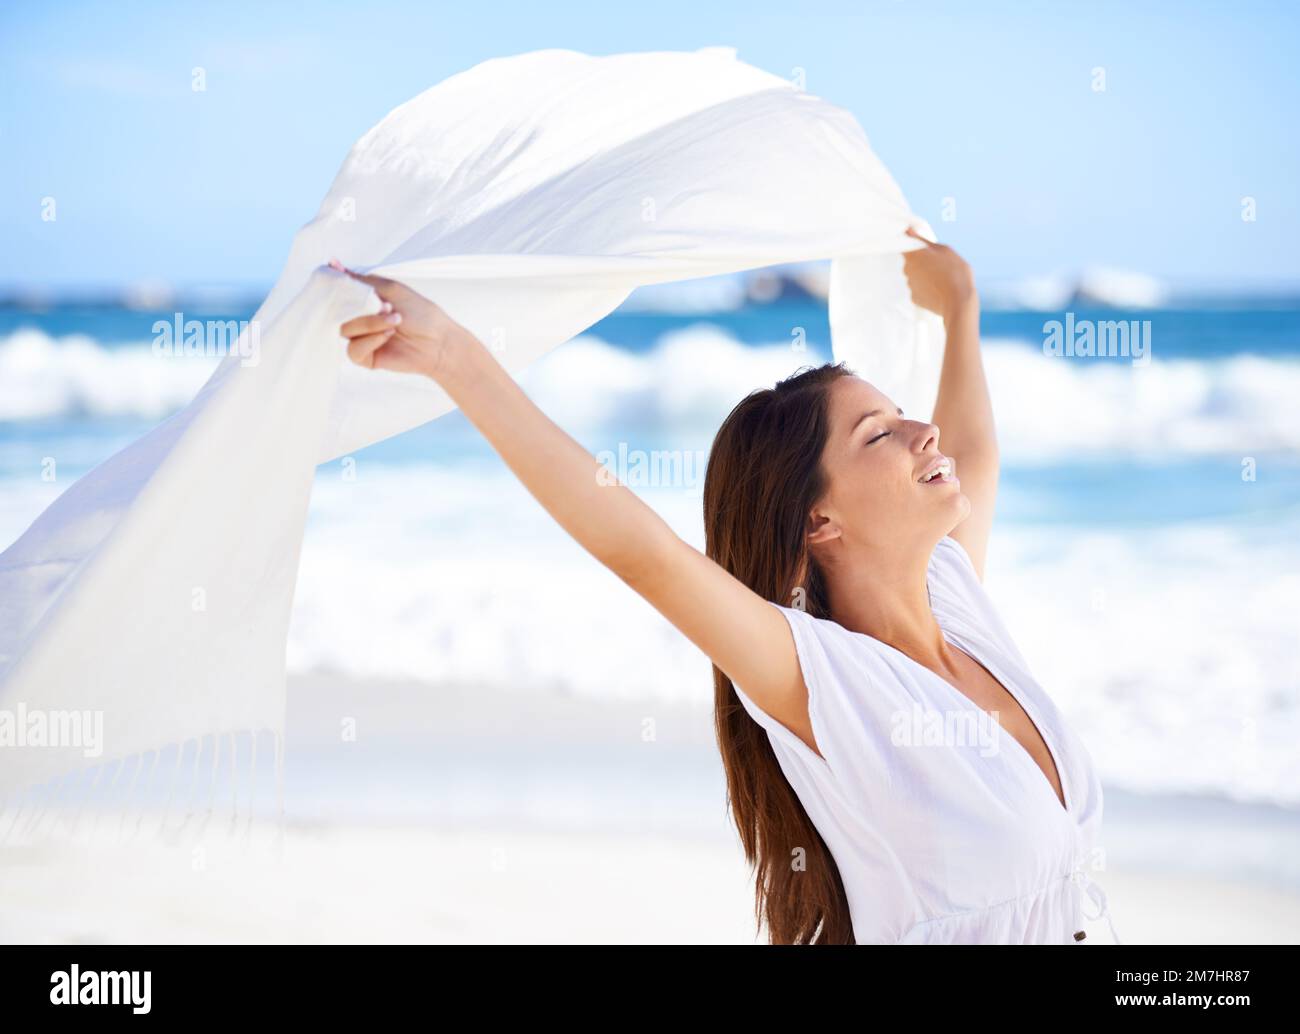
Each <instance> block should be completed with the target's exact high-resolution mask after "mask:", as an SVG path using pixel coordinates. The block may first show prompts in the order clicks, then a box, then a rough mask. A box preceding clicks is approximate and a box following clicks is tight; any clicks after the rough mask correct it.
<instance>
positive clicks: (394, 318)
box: [384, 312, 402, 326]
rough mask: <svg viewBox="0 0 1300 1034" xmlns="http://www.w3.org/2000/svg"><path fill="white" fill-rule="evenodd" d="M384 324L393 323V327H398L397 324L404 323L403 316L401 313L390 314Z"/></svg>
mask: <svg viewBox="0 0 1300 1034" xmlns="http://www.w3.org/2000/svg"><path fill="white" fill-rule="evenodd" d="M384 322H385V323H391V324H392V325H393V326H397V324H399V323H401V322H402V314H401V313H400V312H392V313H389V314H388V318H387V319H386V320H385V321H384Z"/></svg>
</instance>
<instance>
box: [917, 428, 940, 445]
mask: <svg viewBox="0 0 1300 1034" xmlns="http://www.w3.org/2000/svg"><path fill="white" fill-rule="evenodd" d="M917 424H918V430H917V435H916V443H917V447H916V451H917V452H925V451H926V450H928V449H929V448H930V446H931V445H933V446H934V448H935V449H936V450H937V449H938V448H939V425H938V424H923V423H921V422H920V421H917Z"/></svg>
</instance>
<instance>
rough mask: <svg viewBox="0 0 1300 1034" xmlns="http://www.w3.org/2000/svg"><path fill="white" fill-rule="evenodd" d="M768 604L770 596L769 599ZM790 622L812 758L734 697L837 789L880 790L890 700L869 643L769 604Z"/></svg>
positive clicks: (744, 698) (784, 730)
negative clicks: (805, 696) (814, 745)
mask: <svg viewBox="0 0 1300 1034" xmlns="http://www.w3.org/2000/svg"><path fill="white" fill-rule="evenodd" d="M769 602H770V601H769ZM771 605H772V606H773V607H776V608H777V609H778V610H779V611H780V612H781V613H782V615H783V616H784V617H785V619H786V621H787V622H788V623H789V625H790V631H791V633H792V634H793V636H794V644H795V650H796V652H797V654H798V658H799V668H800V671H801V672H802V673H803V680H804V685H805V686H807V688H808V719H809V722H810V724H811V725H812V730H813V738H814V739H815V740H816V741H817V746H818V748H819V750H820V751H821V756H820V757H819V756H818V755H817V753H816V752H815V751H813V750H812V749H811V748H810V747H809V746H808V745H807V744H806V743H804V741H803V740H802V739H800V738H799V737H798V736H797V735H796V734H795V733H794V731H793V730H792V729H790V728H788V727H787V726H785V725H783V724H782V723H781V722H779V721H777V720H776V719H775V718H773V717H772V716H771V715H769V714H768V713H767V712H765V711H764V710H762V708H760V707H759V706H758V705H757V704H756V703H754V701H753V700H752V699H751V698H750V697H749V696H748V695H747V694H745V692H744V691H743V690H742V688H741V687H739V686H737V687H736V692H737V695H738V696H739V697H740V699H741V702H742V703H743V704H744V706H745V709H746V710H747V711H748V712H749V714H750V716H751V717H753V719H754V720H755V721H756V722H758V724H759V725H761V726H763V728H764V729H766V730H767V731H768V733H769V734H770V735H771V736H772V737H773V738H774V739H776V740H778V741H780V742H781V743H782V744H784V745H786V746H787V747H788V748H789V750H790V751H792V752H793V753H794V754H795V755H796V756H798V757H799V758H800V759H801V760H802V761H803V762H804V763H805V764H807V765H809V766H811V767H813V768H815V769H818V770H819V771H820V772H821V773H822V774H824V775H828V776H830V777H831V778H832V779H834V780H835V781H836V782H837V783H839V784H840V786H841V787H842V788H843V787H847V786H857V787H861V786H872V787H879V788H882V789H884V788H887V786H888V783H889V755H890V750H891V748H890V745H889V735H890V733H889V728H890V725H889V723H890V716H889V711H888V707H889V701H890V700H891V699H892V697H891V696H890V694H888V693H886V692H882V690H883V689H884V688H885V687H883V686H881V685H880V682H881V675H880V672H879V670H878V668H877V667H876V666H875V663H874V660H873V658H874V656H875V651H874V650H873V649H871V646H870V644H869V643H866V642H864V641H861V639H865V637H861V638H860V639H859V640H854V637H853V634H852V633H849V632H847V631H846V630H844V629H843V628H841V627H840V626H838V625H836V624H835V623H834V622H832V621H825V620H822V619H819V618H815V617H813V616H812V615H811V614H808V613H807V612H806V611H802V610H796V609H794V608H791V607H783V606H781V605H780V604H777V603H772V604H771Z"/></svg>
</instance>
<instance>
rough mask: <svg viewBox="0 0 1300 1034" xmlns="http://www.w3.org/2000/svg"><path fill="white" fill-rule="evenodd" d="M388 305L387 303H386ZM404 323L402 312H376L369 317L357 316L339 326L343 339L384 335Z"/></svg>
mask: <svg viewBox="0 0 1300 1034" xmlns="http://www.w3.org/2000/svg"><path fill="white" fill-rule="evenodd" d="M385 304H387V303H385ZM401 322H402V314H401V313H400V312H376V313H372V314H371V315H369V316H357V317H356V318H355V319H350V320H348V321H347V322H346V323H343V324H341V325H340V326H339V333H340V334H341V335H342V336H343V337H360V336H361V335H363V334H382V333H383V332H384V331H390V330H392V329H393V328H394V327H395V326H397V325H398V324H399V323H401Z"/></svg>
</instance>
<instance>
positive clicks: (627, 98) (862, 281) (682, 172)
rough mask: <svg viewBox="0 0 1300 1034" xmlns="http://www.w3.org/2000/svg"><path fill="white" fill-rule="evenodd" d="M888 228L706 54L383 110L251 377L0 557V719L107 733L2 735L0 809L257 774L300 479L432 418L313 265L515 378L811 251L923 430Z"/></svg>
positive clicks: (434, 95)
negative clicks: (224, 748)
mask: <svg viewBox="0 0 1300 1034" xmlns="http://www.w3.org/2000/svg"><path fill="white" fill-rule="evenodd" d="M908 226H919V227H920V228H922V229H923V230H925V228H924V225H923V223H922V222H921V221H920V220H918V219H916V218H915V217H914V216H913V214H912V213H911V212H910V210H909V209H908V206H907V204H906V202H905V201H904V199H903V195H902V193H901V191H900V190H899V189H898V186H897V185H896V184H895V183H894V181H893V180H892V178H891V177H890V175H889V173H888V172H887V171H886V169H885V168H884V166H883V165H882V164H881V163H880V161H879V160H878V159H877V158H876V156H875V155H874V154H873V153H872V151H871V148H870V146H869V144H868V142H867V138H866V136H865V135H864V134H863V131H862V129H861V127H860V126H859V125H858V124H857V122H856V121H855V120H854V119H853V117H852V116H851V115H850V114H849V113H848V112H847V111H844V110H843V109H841V108H838V107H836V106H834V105H833V104H830V103H828V102H827V101H825V100H822V99H820V98H818V97H815V96H813V95H811V94H808V93H806V92H803V91H802V90H800V89H797V88H796V87H795V86H794V85H792V84H791V83H790V82H788V81H786V80H784V79H781V78H779V77H777V76H774V75H771V74H769V73H767V72H764V71H761V70H760V69H758V68H754V67H752V66H750V65H748V64H745V63H743V62H741V61H739V60H737V58H736V55H735V52H734V51H733V50H731V49H729V48H705V49H703V50H700V51H695V52H656V53H632V54H619V55H614V56H609V57H592V56H589V55H586V54H581V53H577V52H574V51H569V50H542V51H536V52H531V53H525V54H519V55H516V56H513V57H505V58H499V59H495V60H490V61H485V62H483V63H482V64H479V65H476V66H474V67H473V68H470V69H469V70H467V71H465V72H462V73H460V74H457V75H454V76H452V77H451V78H449V79H447V80H445V81H443V82H442V83H440V84H438V85H437V86H434V87H433V88H432V89H430V90H428V91H426V92H424V93H422V94H420V95H419V96H417V97H415V98H414V99H413V100H411V101H408V102H407V103H405V104H403V105H401V106H400V107H398V108H396V109H394V110H393V111H392V112H390V113H389V114H388V115H387V117H385V118H384V119H383V120H382V121H381V122H379V123H378V124H377V125H376V126H375V127H374V128H373V129H371V130H370V131H369V132H367V133H366V134H365V135H364V136H363V137H362V138H361V139H360V140H359V141H357V143H356V145H355V146H354V147H353V148H352V151H351V152H350V154H349V155H348V157H347V159H346V160H345V162H344V164H343V167H342V169H341V170H340V171H339V173H338V176H337V178H336V179H335V181H334V183H333V185H332V187H331V188H330V190H329V193H328V194H327V196H326V198H325V200H324V202H323V203H322V205H321V208H320V210H319V212H318V214H317V216H316V217H315V219H313V220H312V221H311V222H310V223H309V224H308V225H307V226H305V227H303V228H302V229H301V230H300V231H299V232H298V234H297V236H296V237H295V239H294V241H293V246H292V249H291V251H290V254H289V258H288V261H287V263H286V265H285V268H284V271H283V272H282V274H281V276H280V277H279V279H278V281H277V282H276V284H275V286H274V287H273V289H272V290H271V292H270V294H269V296H268V297H267V298H266V300H265V302H264V303H263V304H262V306H261V307H260V308H259V309H258V311H257V312H256V313H255V314H254V317H253V325H254V326H255V327H256V328H258V332H259V342H258V349H257V354H258V357H257V361H256V362H254V363H250V362H248V361H247V356H248V354H249V349H247V348H246V347H243V346H241V347H240V348H238V349H235V350H233V351H232V353H231V354H230V355H229V356H228V357H227V358H226V359H224V360H223V362H222V363H221V365H220V366H219V367H218V369H217V370H216V371H215V372H214V374H213V375H212V378H211V379H210V381H209V382H208V383H207V384H206V385H205V386H204V387H203V389H202V390H201V391H200V392H199V394H198V396H197V397H196V398H195V399H194V400H193V402H192V403H191V404H190V405H189V406H188V407H186V408H185V409H184V410H183V411H181V412H179V413H177V414H175V415H174V416H172V417H170V418H169V419H167V420H165V421H164V422H163V423H162V424H160V425H159V426H158V427H157V428H156V429H155V430H153V431H152V432H150V433H149V434H148V435H146V436H145V437H143V438H141V439H140V440H139V441H137V442H135V443H133V444H132V445H130V446H129V447H127V448H126V449H124V450H123V451H121V452H119V453H118V454H116V455H114V456H112V457H111V458H110V459H108V460H107V461H105V462H104V463H103V464H101V465H100V466H99V467H98V468H96V469H95V470H93V471H92V472H90V473H89V474H87V475H85V476H84V477H83V478H81V479H80V480H79V481H77V482H76V483H75V484H73V485H72V486H71V487H69V488H68V489H67V490H66V491H65V492H64V493H63V494H62V495H61V496H60V497H59V498H58V500H57V501H56V502H55V503H54V504H53V505H52V506H50V507H49V509H47V510H46V511H45V512H44V513H42V514H41V515H40V516H39V517H38V518H37V519H36V521H35V522H34V523H33V524H32V526H31V527H30V528H29V529H28V530H27V531H26V532H25V533H24V534H23V535H22V536H21V537H20V538H19V539H18V540H17V541H16V542H15V543H14V544H13V545H12V546H11V547H10V548H9V549H7V550H6V551H5V552H4V553H3V555H0V712H5V713H8V714H9V715H11V716H17V715H18V713H19V710H20V709H23V711H24V713H25V714H26V715H27V716H30V715H33V714H36V715H45V716H46V717H47V718H49V717H51V716H55V715H57V714H68V713H72V712H74V711H75V712H78V713H86V714H89V713H91V712H92V711H93V712H95V713H97V714H99V715H101V716H102V720H103V734H102V751H101V753H99V754H98V755H97V756H96V757H94V758H87V757H86V756H85V752H84V751H83V750H82V749H81V748H80V747H79V746H76V745H73V746H66V745H64V746H59V745H54V744H48V743H47V744H46V745H44V746H39V747H37V746H32V745H27V746H22V745H17V742H16V740H12V741H11V742H9V743H8V744H7V745H0V792H8V791H12V790H17V789H21V788H23V787H26V786H29V785H31V784H33V783H35V782H37V781H40V780H44V779H49V778H52V777H54V776H56V775H59V774H60V773H63V772H66V771H69V770H71V769H84V768H85V767H87V766H89V765H102V764H104V763H106V762H109V761H112V760H116V759H125V758H127V757H128V756H132V757H135V758H137V761H136V765H137V767H136V769H135V775H134V776H129V777H125V778H131V779H134V778H135V777H136V776H138V775H139V772H140V769H139V767H138V766H139V765H140V764H141V763H142V762H143V760H144V755H145V753H146V752H150V751H153V752H156V751H158V750H159V749H160V748H161V747H163V746H164V745H180V744H183V743H186V742H188V741H190V740H194V741H195V743H196V744H199V745H202V744H203V742H204V738H205V737H211V738H212V746H213V749H214V750H213V755H212V757H213V762H214V764H215V762H216V761H217V757H218V756H219V755H216V753H215V751H216V750H220V749H221V747H220V744H221V743H222V742H223V738H224V737H226V736H229V737H231V740H230V746H231V748H233V747H234V744H235V741H234V739H233V737H234V735H235V734H236V733H249V732H256V731H258V730H263V731H268V732H270V733H271V734H272V735H274V736H275V737H276V743H277V749H276V757H277V761H278V759H279V758H280V756H281V754H282V752H281V751H280V749H279V746H278V744H279V742H280V737H281V736H282V732H283V728H284V709H285V666H284V659H285V658H284V651H285V640H286V634H287V629H288V621H289V613H290V607H291V602H292V596H293V587H294V581H295V577H296V571H297V564H298V556H299V551H300V546H301V541H302V533H303V525H304V520H305V515H306V510H307V505H308V499H309V495H310V487H311V482H312V475H313V468H314V467H315V466H316V465H317V464H319V463H321V462H324V461H328V460H331V459H335V458H338V457H341V456H345V455H347V454H348V453H351V452H353V451H355V450H357V449H361V448H363V447H364V446H366V445H369V444H371V443H373V442H376V441H379V440H381V439H384V438H387V437H389V436H391V435H395V434H398V433H400V432H402V431H405V430H407V429H409V428H413V427H416V426H417V425H420V424H423V423H425V422H427V421H429V420H432V419H433V418H435V417H437V416H439V415H441V414H443V413H445V412H447V411H448V410H449V409H451V408H452V405H451V402H450V400H449V399H448V397H447V396H446V394H445V393H444V392H443V391H442V390H441V389H440V388H439V387H438V386H437V385H435V384H434V383H432V382H431V381H429V380H427V379H424V378H421V377H418V376H414V375H410V374H395V373H392V372H386V371H370V370H364V369H362V368H360V367H358V366H356V365H355V364H352V363H349V362H347V361H346V357H345V353H344V342H343V340H342V339H341V338H340V337H339V335H338V329H337V328H338V325H339V323H340V322H342V321H343V320H345V319H347V318H349V317H352V316H356V315H360V314H363V313H373V312H376V311H377V310H378V308H379V300H378V298H377V297H376V296H375V295H374V293H373V292H372V291H370V289H369V288H367V287H365V286H364V285H361V284H359V283H357V282H356V281H354V280H351V279H350V278H347V277H345V276H343V275H342V274H338V273H335V272H333V271H332V270H330V269H329V268H328V262H329V260H330V259H331V258H334V257H337V258H338V259H339V260H341V261H342V262H343V263H345V264H346V265H348V266H349V267H351V268H353V269H356V270H361V271H366V272H372V273H377V274H380V275H383V276H387V277H391V278H393V279H396V280H400V281H403V282H405V283H406V284H408V285H410V286H411V287H413V288H414V289H415V290H417V291H420V292H422V293H424V294H426V295H427V296H428V297H430V298H432V299H433V300H434V301H436V302H437V303H438V304H439V305H441V306H442V307H443V308H444V309H445V310H446V311H447V312H448V313H449V314H450V315H451V317H452V318H453V319H455V320H457V321H458V322H460V323H461V324H463V325H464V326H466V327H467V328H468V329H469V330H470V331H472V332H473V333H474V334H475V335H477V336H478V337H479V338H480V339H481V340H482V341H483V342H484V343H485V344H487V345H488V346H489V347H491V348H492V350H493V351H494V353H496V354H497V356H498V357H499V359H500V361H501V362H502V363H503V364H504V365H505V366H506V367H507V368H508V369H510V370H512V371H518V370H520V369H521V368H522V367H524V366H525V365H527V364H528V363H530V362H532V361H533V360H534V359H536V358H537V357H538V356H541V355H542V354H544V353H545V352H547V351H548V350H550V349H552V348H554V347H556V346H558V345H561V344H563V343H564V342H565V341H567V340H569V339H570V338H572V337H574V336H575V335H577V334H578V333H580V332H581V331H583V330H585V329H586V328H588V327H589V326H591V325H592V324H593V323H594V322H596V321H597V320H599V319H600V318H602V317H604V316H605V315H607V314H608V313H610V312H611V311H612V310H613V309H614V308H616V307H617V306H618V305H619V304H620V303H621V302H622V301H623V300H624V299H625V298H626V297H627V296H628V295H629V294H630V293H631V292H632V291H633V290H634V289H635V288H637V287H639V286H642V285H647V284H655V283H662V282H667V281H674V280H684V279H690V278H694V277H703V276H711V275H715V274H723V273H731V272H736V271H740V270H745V269H753V268H758V267H763V266H771V265H777V264H781V263H790V262H800V261H805V260H815V259H831V260H832V265H831V294H830V298H829V309H830V318H831V331H832V338H833V347H834V351H835V355H836V357H837V358H840V359H844V360H847V361H848V362H849V363H850V364H852V365H854V366H855V368H856V370H857V372H859V373H860V374H862V375H863V376H866V377H868V378H870V379H872V380H873V381H874V382H875V383H876V384H877V385H878V386H879V387H880V388H881V389H882V390H884V391H886V392H887V393H890V394H892V395H893V396H894V397H895V399H896V401H897V402H898V403H899V404H900V405H902V406H904V408H905V409H907V410H910V411H911V412H913V413H916V414H918V415H920V414H923V413H928V412H929V411H930V410H931V408H932V405H933V402H934V396H935V392H936V390H937V384H938V371H939V364H940V362H941V359H942V335H941V326H940V324H939V321H938V319H937V318H936V317H933V316H932V315H931V314H928V313H922V312H921V311H920V310H918V309H917V308H916V307H915V306H914V305H913V304H912V303H911V300H910V297H909V294H908V291H907V285H906V281H905V279H904V277H903V274H902V261H901V258H900V253H901V252H904V251H909V250H912V249H914V248H916V247H920V246H921V244H920V243H919V242H917V241H914V240H912V239H911V238H908V237H906V236H904V230H905V228H906V227H908ZM926 232H928V231H926ZM756 386H757V385H756ZM362 605H364V604H363V603H362V602H361V601H358V606H362ZM0 717H2V716H0ZM16 721H18V719H17V718H16V717H11V721H10V729H11V730H12V728H13V726H14V722H16ZM2 725H3V723H2V722H0V726H2ZM0 736H3V728H0ZM250 753H251V752H250V751H249V750H247V749H245V750H244V751H243V752H242V753H241V754H240V755H239V760H240V763H241V764H242V763H245V762H247V763H249V764H252V763H253V761H254V758H253V757H249V754H250ZM208 756H209V755H203V754H200V756H199V757H196V758H195V759H194V762H193V764H194V771H195V772H196V773H197V772H198V771H199V770H200V758H201V759H202V766H204V767H206V765H207V757H208ZM227 756H228V755H227ZM183 764H184V766H185V768H187V769H188V767H189V765H190V758H189V755H184V756H183ZM159 767H160V768H161V770H162V771H164V772H166V771H178V770H181V768H182V757H181V756H178V757H177V759H176V763H175V765H174V766H173V765H172V764H171V758H170V756H169V757H168V758H167V759H166V760H165V761H164V763H163V765H162V766H158V754H157V753H154V754H153V755H152V762H151V764H150V766H149V768H148V769H147V772H148V775H147V776H146V778H149V777H152V775H153V773H154V769H155V768H159ZM120 774H121V769H120V768H119V769H118V772H117V774H115V775H114V776H113V777H112V778H113V779H114V780H116V779H117V778H118V775H120Z"/></svg>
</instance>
